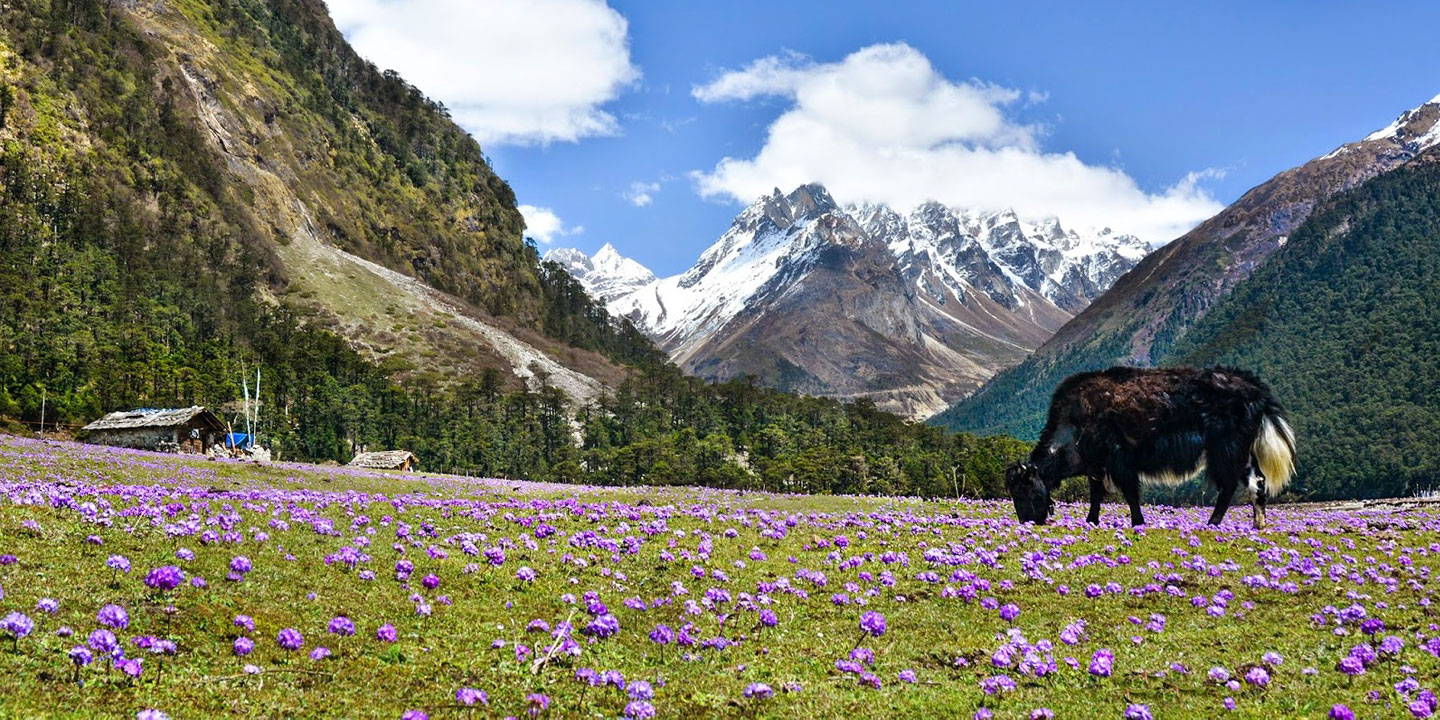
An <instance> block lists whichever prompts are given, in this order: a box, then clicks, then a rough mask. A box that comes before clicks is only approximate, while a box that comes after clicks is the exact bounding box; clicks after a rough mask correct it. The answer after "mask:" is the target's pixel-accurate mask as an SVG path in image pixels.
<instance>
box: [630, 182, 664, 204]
mask: <svg viewBox="0 0 1440 720" xmlns="http://www.w3.org/2000/svg"><path fill="white" fill-rule="evenodd" d="M657 192H660V183H656V182H649V183H647V182H640V181H638V180H637V181H635V182H632V183H630V189H628V190H626V191H625V192H623V193H621V195H622V196H624V198H625V199H626V200H629V201H630V204H631V205H634V206H635V207H645V206H646V205H649V204H650V203H651V202H652V201H653V200H654V199H655V193H657Z"/></svg>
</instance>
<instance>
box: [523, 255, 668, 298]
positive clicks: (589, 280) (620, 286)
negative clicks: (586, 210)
mask: <svg viewBox="0 0 1440 720" xmlns="http://www.w3.org/2000/svg"><path fill="white" fill-rule="evenodd" d="M545 259H546V260H549V261H551V262H555V263H559V264H560V265H561V267H564V268H565V271H566V272H568V273H570V275H571V277H574V278H575V279H576V280H579V281H580V285H581V286H582V287H584V288H585V292H587V293H590V296H591V297H593V298H596V299H597V300H599V301H600V302H603V303H608V302H610V301H611V300H613V299H615V298H618V297H621V296H624V295H628V294H630V293H632V292H634V291H635V290H638V289H639V288H642V287H644V286H646V285H649V284H650V283H653V282H655V274H654V273H652V272H650V270H649V269H648V268H646V267H645V266H644V265H641V264H640V263H638V262H635V261H634V260H631V259H630V258H627V257H624V256H622V255H621V254H620V253H619V252H617V251H616V250H615V246H613V245H611V244H610V243H605V246H604V247H602V248H600V250H598V251H597V252H596V253H595V256H594V257H590V256H588V255H586V254H585V253H583V252H580V251H579V250H576V249H575V248H559V249H556V250H551V251H550V252H547V253H545Z"/></svg>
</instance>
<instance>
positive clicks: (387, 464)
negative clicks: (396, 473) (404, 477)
mask: <svg viewBox="0 0 1440 720" xmlns="http://www.w3.org/2000/svg"><path fill="white" fill-rule="evenodd" d="M418 460H419V458H416V457H415V454H414V453H412V452H410V451H409V450H382V451H380V452H362V453H356V455H355V458H354V459H353V460H351V461H350V467H363V468H370V469H371V470H411V469H414V467H415V463H416V462H417V461H418Z"/></svg>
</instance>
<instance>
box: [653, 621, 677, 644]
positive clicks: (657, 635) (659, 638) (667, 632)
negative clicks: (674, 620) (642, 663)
mask: <svg viewBox="0 0 1440 720" xmlns="http://www.w3.org/2000/svg"><path fill="white" fill-rule="evenodd" d="M650 640H651V642H654V643H655V644H656V645H669V644H670V643H671V642H672V641H674V640H675V631H674V630H671V629H670V626H669V625H656V626H655V629H654V630H651V631H650Z"/></svg>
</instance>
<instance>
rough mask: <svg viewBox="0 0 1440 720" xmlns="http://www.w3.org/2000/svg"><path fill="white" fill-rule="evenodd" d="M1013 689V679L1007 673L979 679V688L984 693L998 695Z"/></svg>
mask: <svg viewBox="0 0 1440 720" xmlns="http://www.w3.org/2000/svg"><path fill="white" fill-rule="evenodd" d="M1014 689H1015V681H1014V680H1011V679H1010V676H1009V675H993V676H991V677H987V678H983V679H981V680H980V690H982V691H983V692H984V693H985V694H986V695H998V694H1000V693H1007V692H1010V691H1012V690H1014Z"/></svg>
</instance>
